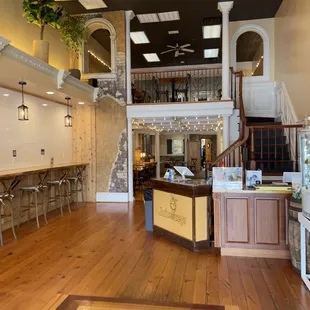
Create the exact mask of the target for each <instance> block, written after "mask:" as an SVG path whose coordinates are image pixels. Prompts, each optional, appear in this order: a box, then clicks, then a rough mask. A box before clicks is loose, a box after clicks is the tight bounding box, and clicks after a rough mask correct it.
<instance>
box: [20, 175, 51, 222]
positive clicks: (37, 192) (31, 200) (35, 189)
mask: <svg viewBox="0 0 310 310" xmlns="http://www.w3.org/2000/svg"><path fill="white" fill-rule="evenodd" d="M41 175H42V174H38V176H39V179H40V182H39V184H37V185H30V186H22V187H21V188H20V190H21V194H20V217H21V216H22V212H24V211H27V213H28V222H29V219H30V209H31V208H35V211H36V220H37V227H38V228H40V222H39V209H38V206H40V205H42V206H43V214H44V220H45V223H46V224H47V217H46V213H47V208H46V195H45V193H44V189H45V188H47V185H46V184H45V183H46V179H47V177H48V171H46V172H45V173H44V175H43V177H41ZM26 193H27V196H28V205H27V206H24V205H23V198H24V194H26ZM39 196H41V200H39Z"/></svg>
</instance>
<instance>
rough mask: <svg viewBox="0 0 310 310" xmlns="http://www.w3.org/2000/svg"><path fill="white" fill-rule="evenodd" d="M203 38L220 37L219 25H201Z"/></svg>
mask: <svg viewBox="0 0 310 310" xmlns="http://www.w3.org/2000/svg"><path fill="white" fill-rule="evenodd" d="M202 30H203V38H204V39H217V38H220V37H221V25H213V26H203V27H202Z"/></svg>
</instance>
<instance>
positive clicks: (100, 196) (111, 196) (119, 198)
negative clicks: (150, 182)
mask: <svg viewBox="0 0 310 310" xmlns="http://www.w3.org/2000/svg"><path fill="white" fill-rule="evenodd" d="M96 202H129V199H128V193H104V192H98V193H96Z"/></svg>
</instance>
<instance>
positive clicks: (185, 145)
mask: <svg viewBox="0 0 310 310" xmlns="http://www.w3.org/2000/svg"><path fill="white" fill-rule="evenodd" d="M187 139H188V135H184V161H185V162H187Z"/></svg>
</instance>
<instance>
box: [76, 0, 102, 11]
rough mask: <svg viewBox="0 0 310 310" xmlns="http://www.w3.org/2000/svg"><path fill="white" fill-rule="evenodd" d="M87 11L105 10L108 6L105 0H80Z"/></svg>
mask: <svg viewBox="0 0 310 310" xmlns="http://www.w3.org/2000/svg"><path fill="white" fill-rule="evenodd" d="M78 1H79V2H80V3H81V4H82V5H83V6H84V8H85V9H86V10H95V9H104V8H107V5H106V4H105V3H104V2H103V0H78Z"/></svg>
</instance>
